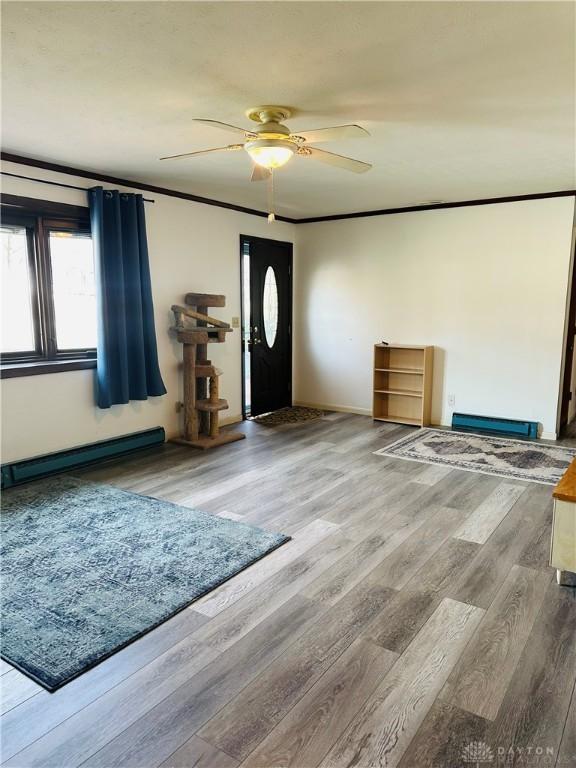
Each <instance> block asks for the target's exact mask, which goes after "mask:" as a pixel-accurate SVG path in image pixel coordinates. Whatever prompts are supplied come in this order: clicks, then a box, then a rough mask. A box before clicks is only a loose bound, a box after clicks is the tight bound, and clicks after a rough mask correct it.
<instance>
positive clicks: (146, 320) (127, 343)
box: [88, 187, 166, 408]
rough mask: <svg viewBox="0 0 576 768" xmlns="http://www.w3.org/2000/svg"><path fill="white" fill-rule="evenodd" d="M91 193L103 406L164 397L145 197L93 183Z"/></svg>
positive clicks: (99, 386)
mask: <svg viewBox="0 0 576 768" xmlns="http://www.w3.org/2000/svg"><path fill="white" fill-rule="evenodd" d="M88 197H89V201H90V221H91V224H92V242H93V244H94V261H95V270H96V292H97V307H98V347H97V354H98V359H97V398H96V399H97V404H98V407H99V408H110V406H111V405H116V404H117V403H127V402H128V401H129V400H146V399H147V398H148V397H158V396H159V395H165V394H166V388H165V386H164V383H163V382H162V376H161V375H160V368H159V366H158V351H157V348H156V332H155V329H154V307H153V304H152V285H151V282H150V267H149V264H148V243H147V241H146V223H145V218H144V201H143V200H142V195H132V194H125V193H123V192H117V191H109V190H106V191H104V190H103V189H102V187H94V188H93V189H90V190H89V192H88Z"/></svg>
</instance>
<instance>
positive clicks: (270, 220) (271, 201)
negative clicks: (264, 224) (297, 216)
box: [268, 168, 276, 224]
mask: <svg viewBox="0 0 576 768" xmlns="http://www.w3.org/2000/svg"><path fill="white" fill-rule="evenodd" d="M268 211H269V213H268V224H272V223H273V222H274V221H276V216H275V215H274V170H273V169H272V168H270V176H268Z"/></svg>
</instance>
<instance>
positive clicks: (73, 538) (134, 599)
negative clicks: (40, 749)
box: [1, 477, 290, 691]
mask: <svg viewBox="0 0 576 768" xmlns="http://www.w3.org/2000/svg"><path fill="white" fill-rule="evenodd" d="M2 501H3V504H2V517H1V521H2V553H1V554H2V594H1V608H2V625H3V627H2V629H3V638H2V654H1V655H2V658H3V659H5V660H6V661H7V662H9V663H10V664H12V665H14V666H15V667H17V668H18V669H20V670H21V671H22V672H24V673H25V674H26V675H28V676H29V677H31V678H32V679H33V680H35V681H36V682H38V683H40V685H42V686H44V687H45V688H47V689H48V690H49V691H54V690H56V689H57V688H59V687H60V686H62V685H64V684H65V683H67V682H69V681H70V680H72V679H73V678H75V677H77V676H78V675H80V674H82V673H83V672H85V671H86V670H87V669H89V668H91V667H93V666H95V665H96V664H98V663H99V662H101V661H103V660H104V659H105V658H107V657H108V656H111V655H112V654H113V653H115V652H116V651H118V650H120V649H121V648H123V647H124V646H126V645H128V644H129V643H131V642H133V641H134V640H137V639H138V638H139V637H141V636H142V635H144V634H146V632H149V631H150V630H151V629H153V628H154V627H156V626H158V625H159V624H161V623H162V622H164V621H166V619H168V618H170V617H171V616H173V615H174V614H175V613H177V612H178V611H180V610H182V609H183V608H185V607H186V606H188V605H190V603H191V602H193V601H194V600H196V599H197V598H199V597H201V596H202V595H204V594H206V593H207V592H209V591H210V590H211V589H214V587H216V586H218V585H219V584H222V582H224V581H226V580H227V579H229V578H230V577H232V576H234V575H235V574H237V573H238V572H239V571H241V570H243V569H244V568H246V567H247V566H249V565H251V564H252V563H254V562H255V561H256V560H259V559H260V558H261V557H263V556H264V555H266V554H268V553H269V552H271V551H272V550H274V549H276V548H277V547H279V546H280V545H281V544H284V543H285V542H287V541H289V538H290V537H288V536H284V535H283V534H277V533H270V532H269V531H264V530H262V529H260V528H255V527H253V526H251V525H246V524H244V523H239V522H237V521H235V520H228V519H226V518H223V517H215V516H213V515H208V514H205V513H203V512H197V511H195V510H192V509H187V508H186V507H179V506H177V505H176V504H171V503H169V502H166V501H159V500H158V499H152V498H149V497H146V496H138V495H136V494H134V493H128V492H126V491H122V490H119V489H118V488H113V487H111V486H108V485H99V484H94V483H86V482H82V481H80V480H75V479H73V478H70V477H59V478H50V479H48V480H42V481H39V482H36V483H31V484H30V485H26V486H22V487H20V488H13V489H10V490H8V491H6V492H5V493H4V494H3V499H2Z"/></svg>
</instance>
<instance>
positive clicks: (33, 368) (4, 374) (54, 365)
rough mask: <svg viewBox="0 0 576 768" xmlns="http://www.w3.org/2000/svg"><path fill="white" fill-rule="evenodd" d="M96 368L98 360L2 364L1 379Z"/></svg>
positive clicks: (0, 366)
mask: <svg viewBox="0 0 576 768" xmlns="http://www.w3.org/2000/svg"><path fill="white" fill-rule="evenodd" d="M90 368H96V360H94V359H92V360H49V361H47V360H42V361H41V362H34V363H2V365H0V379H14V378H16V377H19V376H39V375H41V374H45V373H65V372H66V371H85V370H87V369H90Z"/></svg>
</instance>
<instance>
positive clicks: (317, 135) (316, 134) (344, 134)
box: [294, 125, 370, 144]
mask: <svg viewBox="0 0 576 768" xmlns="http://www.w3.org/2000/svg"><path fill="white" fill-rule="evenodd" d="M294 135H295V136H300V137H301V138H303V139H305V141H306V143H307V144H314V143H315V142H317V141H340V140H341V139H362V138H365V137H366V136H370V134H369V133H368V131H367V130H366V129H365V128H361V127H360V126H359V125H337V126H336V127H335V128H318V129H317V130H315V131H299V132H298V133H296V134H294Z"/></svg>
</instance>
